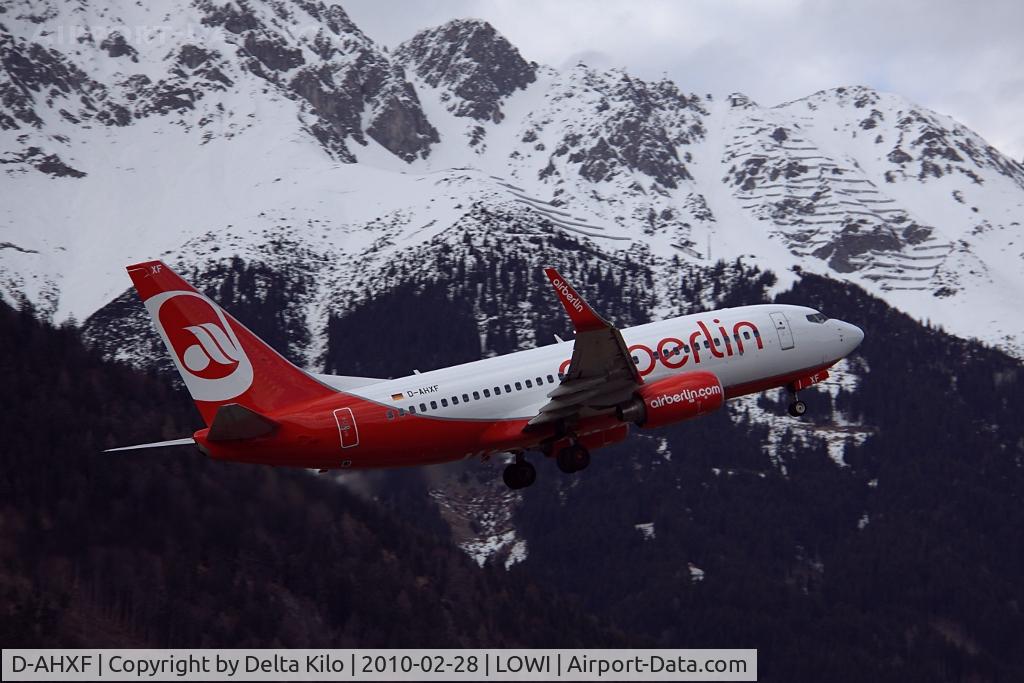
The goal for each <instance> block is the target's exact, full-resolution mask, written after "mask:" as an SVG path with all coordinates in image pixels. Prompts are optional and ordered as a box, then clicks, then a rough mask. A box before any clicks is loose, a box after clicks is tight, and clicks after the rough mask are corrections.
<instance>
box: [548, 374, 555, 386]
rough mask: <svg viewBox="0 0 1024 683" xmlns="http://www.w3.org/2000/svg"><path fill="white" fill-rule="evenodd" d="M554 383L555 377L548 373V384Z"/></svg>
mask: <svg viewBox="0 0 1024 683" xmlns="http://www.w3.org/2000/svg"><path fill="white" fill-rule="evenodd" d="M554 383H555V378H554V377H552V376H551V375H548V384H554Z"/></svg>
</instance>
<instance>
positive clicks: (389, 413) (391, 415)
mask: <svg viewBox="0 0 1024 683" xmlns="http://www.w3.org/2000/svg"><path fill="white" fill-rule="evenodd" d="M387 415H388V419H389V420H394V419H395V414H394V413H393V412H391V411H390V410H389V411H388V413H387Z"/></svg>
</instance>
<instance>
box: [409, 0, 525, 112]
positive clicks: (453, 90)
mask: <svg viewBox="0 0 1024 683" xmlns="http://www.w3.org/2000/svg"><path fill="white" fill-rule="evenodd" d="M395 57H396V58H397V59H398V60H399V61H400V62H401V63H402V64H403V65H404V66H405V67H406V68H408V69H410V70H411V71H413V72H414V73H415V74H416V75H417V76H419V77H420V78H422V79H423V80H424V81H425V82H426V83H428V84H429V85H431V86H433V87H435V88H440V89H441V90H442V91H443V92H444V93H445V95H447V99H448V108H449V110H450V111H451V112H452V113H454V114H455V115H456V116H468V117H470V118H474V119H478V120H480V121H486V120H490V121H494V122H498V121H501V120H502V118H503V117H504V114H503V113H502V111H501V101H502V100H503V99H504V98H505V97H507V96H509V95H511V94H512V93H514V92H515V91H516V90H520V89H522V88H525V87H526V86H528V85H529V84H530V83H533V82H534V81H535V80H536V79H537V74H536V69H537V65H536V64H532V63H529V62H527V61H526V60H525V59H523V57H522V55H520V54H519V50H517V49H516V48H515V47H514V46H513V45H512V44H511V43H509V42H508V40H506V39H505V37H504V36H502V35H501V34H499V33H498V32H497V31H495V30H494V27H493V26H491V25H490V24H488V23H487V22H485V21H475V20H457V21H450V22H448V23H447V24H444V25H443V26H439V27H437V28H432V29H428V30H426V31H420V32H419V33H417V34H416V35H415V36H414V37H413V38H412V39H411V40H409V41H407V42H405V43H403V44H402V45H401V46H399V48H398V49H397V50H396V51H395Z"/></svg>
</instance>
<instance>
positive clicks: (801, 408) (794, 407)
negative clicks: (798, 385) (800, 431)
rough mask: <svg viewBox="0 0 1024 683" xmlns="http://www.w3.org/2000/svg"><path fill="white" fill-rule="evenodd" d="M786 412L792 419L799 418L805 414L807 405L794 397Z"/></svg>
mask: <svg viewBox="0 0 1024 683" xmlns="http://www.w3.org/2000/svg"><path fill="white" fill-rule="evenodd" d="M787 410H788V411H789V414H790V415H792V416H793V417H801V416H802V415H803V414H804V413H806V412H807V404H806V403H804V402H803V401H800V400H798V399H797V398H796V396H794V397H793V402H792V403H790V404H789V408H788V409H787Z"/></svg>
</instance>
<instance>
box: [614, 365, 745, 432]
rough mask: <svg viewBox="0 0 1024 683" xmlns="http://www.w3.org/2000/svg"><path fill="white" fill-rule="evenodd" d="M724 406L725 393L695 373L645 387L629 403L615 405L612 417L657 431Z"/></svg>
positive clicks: (708, 377)
mask: <svg viewBox="0 0 1024 683" xmlns="http://www.w3.org/2000/svg"><path fill="white" fill-rule="evenodd" d="M724 402H725V391H724V390H723V389H722V383H721V382H719V381H718V377H716V376H715V374H714V373H711V372H705V371H696V372H687V373H684V374H682V375H675V376H673V377H666V378H665V379H659V380H658V381H657V382H651V383H650V384H645V385H644V386H642V387H640V390H639V391H637V392H636V394H634V395H633V399H632V400H630V401H627V402H625V403H623V404H621V405H619V406H618V407H617V408H616V410H615V414H616V415H617V416H618V418H619V419H620V420H622V421H623V422H633V423H636V424H637V425H638V426H640V427H645V428H648V427H661V426H663V425H667V424H671V423H673V422H680V421H682V420H689V419H691V418H694V417H698V416H700V415H705V414H707V413H710V412H713V411H715V410H718V409H719V408H721V407H722V403H724Z"/></svg>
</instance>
